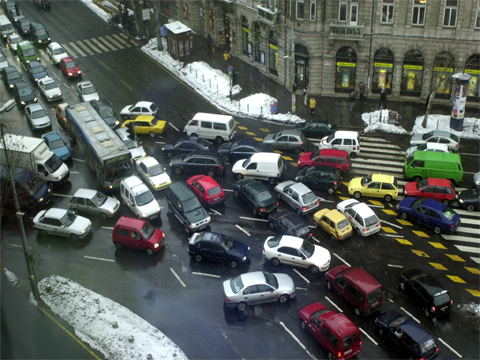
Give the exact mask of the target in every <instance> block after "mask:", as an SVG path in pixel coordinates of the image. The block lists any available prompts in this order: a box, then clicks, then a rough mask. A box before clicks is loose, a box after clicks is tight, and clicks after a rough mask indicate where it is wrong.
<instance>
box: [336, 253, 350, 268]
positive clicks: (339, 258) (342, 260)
mask: <svg viewBox="0 0 480 360" xmlns="http://www.w3.org/2000/svg"><path fill="white" fill-rule="evenodd" d="M333 255H334V256H335V257H336V258H337V259H338V260H340V261H341V262H343V263H344V264H345V265H347V266H350V267H351V265H350V264H349V263H347V262H346V261H345V260H344V259H342V258H341V257H340V256H338V255H337V254H336V253H333Z"/></svg>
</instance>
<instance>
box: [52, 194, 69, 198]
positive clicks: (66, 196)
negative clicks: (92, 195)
mask: <svg viewBox="0 0 480 360" xmlns="http://www.w3.org/2000/svg"><path fill="white" fill-rule="evenodd" d="M52 196H61V197H65V198H68V197H72V195H63V194H54V193H52Z"/></svg>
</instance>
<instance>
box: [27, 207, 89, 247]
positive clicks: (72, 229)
mask: <svg viewBox="0 0 480 360" xmlns="http://www.w3.org/2000/svg"><path fill="white" fill-rule="evenodd" d="M33 227H34V228H35V229H37V230H40V234H42V235H47V234H51V235H59V236H69V237H70V238H72V239H79V238H83V237H85V236H87V235H88V233H89V232H90V229H91V227H92V223H91V221H90V220H88V219H87V218H84V217H83V216H78V215H75V214H74V213H73V212H72V211H70V210H66V209H59V208H51V209H49V210H42V211H40V212H39V213H38V214H37V215H36V216H35V218H34V219H33Z"/></svg>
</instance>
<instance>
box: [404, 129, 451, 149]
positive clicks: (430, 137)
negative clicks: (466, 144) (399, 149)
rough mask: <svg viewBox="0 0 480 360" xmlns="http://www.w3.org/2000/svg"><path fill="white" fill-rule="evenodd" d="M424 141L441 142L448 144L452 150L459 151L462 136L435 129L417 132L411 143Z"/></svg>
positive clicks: (417, 143)
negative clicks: (422, 132) (423, 132)
mask: <svg viewBox="0 0 480 360" xmlns="http://www.w3.org/2000/svg"><path fill="white" fill-rule="evenodd" d="M424 143H439V144H446V145H448V149H449V150H451V151H458V149H459V148H460V138H459V137H458V136H457V135H455V134H452V133H450V132H448V131H442V130H434V131H430V132H428V133H425V134H415V135H413V136H412V137H411V138H410V145H412V146H413V145H422V144H424Z"/></svg>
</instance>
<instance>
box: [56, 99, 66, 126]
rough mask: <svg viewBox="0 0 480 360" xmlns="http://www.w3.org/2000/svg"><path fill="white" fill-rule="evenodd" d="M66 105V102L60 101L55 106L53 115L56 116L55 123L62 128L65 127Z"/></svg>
mask: <svg viewBox="0 0 480 360" xmlns="http://www.w3.org/2000/svg"><path fill="white" fill-rule="evenodd" d="M67 106H68V103H61V104H58V105H57V106H56V107H55V117H56V118H57V123H58V125H59V126H60V128H61V129H62V130H65V129H66V128H67V118H66V117H65V108H66V107H67Z"/></svg>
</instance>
